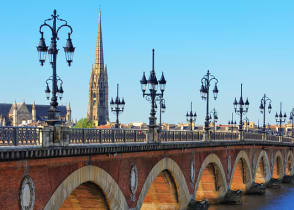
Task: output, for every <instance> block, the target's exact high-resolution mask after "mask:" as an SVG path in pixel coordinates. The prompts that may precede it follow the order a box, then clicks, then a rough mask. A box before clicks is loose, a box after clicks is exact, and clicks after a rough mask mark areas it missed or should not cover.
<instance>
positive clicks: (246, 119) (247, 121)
mask: <svg viewBox="0 0 294 210" xmlns="http://www.w3.org/2000/svg"><path fill="white" fill-rule="evenodd" d="M245 122H246V132H248V130H249V127H248V126H249V118H248V117H245Z"/></svg>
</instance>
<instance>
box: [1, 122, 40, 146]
mask: <svg viewBox="0 0 294 210" xmlns="http://www.w3.org/2000/svg"><path fill="white" fill-rule="evenodd" d="M41 131H42V129H41V128H38V127H10V126H9V127H8V126H7V127H0V146H18V145H22V146H23V145H40V134H41Z"/></svg>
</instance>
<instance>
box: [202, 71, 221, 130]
mask: <svg viewBox="0 0 294 210" xmlns="http://www.w3.org/2000/svg"><path fill="white" fill-rule="evenodd" d="M212 81H214V82H215V84H214V88H213V91H212V92H213V98H214V100H216V98H217V95H218V88H217V83H218V80H217V79H216V78H215V76H214V75H212V74H210V72H209V70H208V71H207V73H206V75H204V77H203V78H202V79H201V89H200V93H201V98H202V99H203V100H206V117H205V132H206V134H207V133H208V131H209V88H210V85H211V83H212Z"/></svg>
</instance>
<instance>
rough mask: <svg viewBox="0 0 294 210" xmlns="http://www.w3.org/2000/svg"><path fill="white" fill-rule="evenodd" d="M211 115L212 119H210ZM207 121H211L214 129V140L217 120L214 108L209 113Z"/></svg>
mask: <svg viewBox="0 0 294 210" xmlns="http://www.w3.org/2000/svg"><path fill="white" fill-rule="evenodd" d="M211 114H212V117H211ZM209 120H213V128H214V139H215V132H216V125H215V124H216V122H217V120H218V116H217V112H216V110H215V108H213V110H212V111H211V112H210V114H209Z"/></svg>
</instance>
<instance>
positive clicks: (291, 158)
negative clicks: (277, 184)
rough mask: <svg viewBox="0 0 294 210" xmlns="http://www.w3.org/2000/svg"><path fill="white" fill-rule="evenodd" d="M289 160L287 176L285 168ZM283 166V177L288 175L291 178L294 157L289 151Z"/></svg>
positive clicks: (293, 172)
mask: <svg viewBox="0 0 294 210" xmlns="http://www.w3.org/2000/svg"><path fill="white" fill-rule="evenodd" d="M289 158H290V170H289V174H287V167H288V160H289ZM284 163H285V165H284V174H285V175H289V176H292V175H294V156H293V152H292V151H291V150H289V152H288V154H287V157H286V160H285V162H284Z"/></svg>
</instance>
